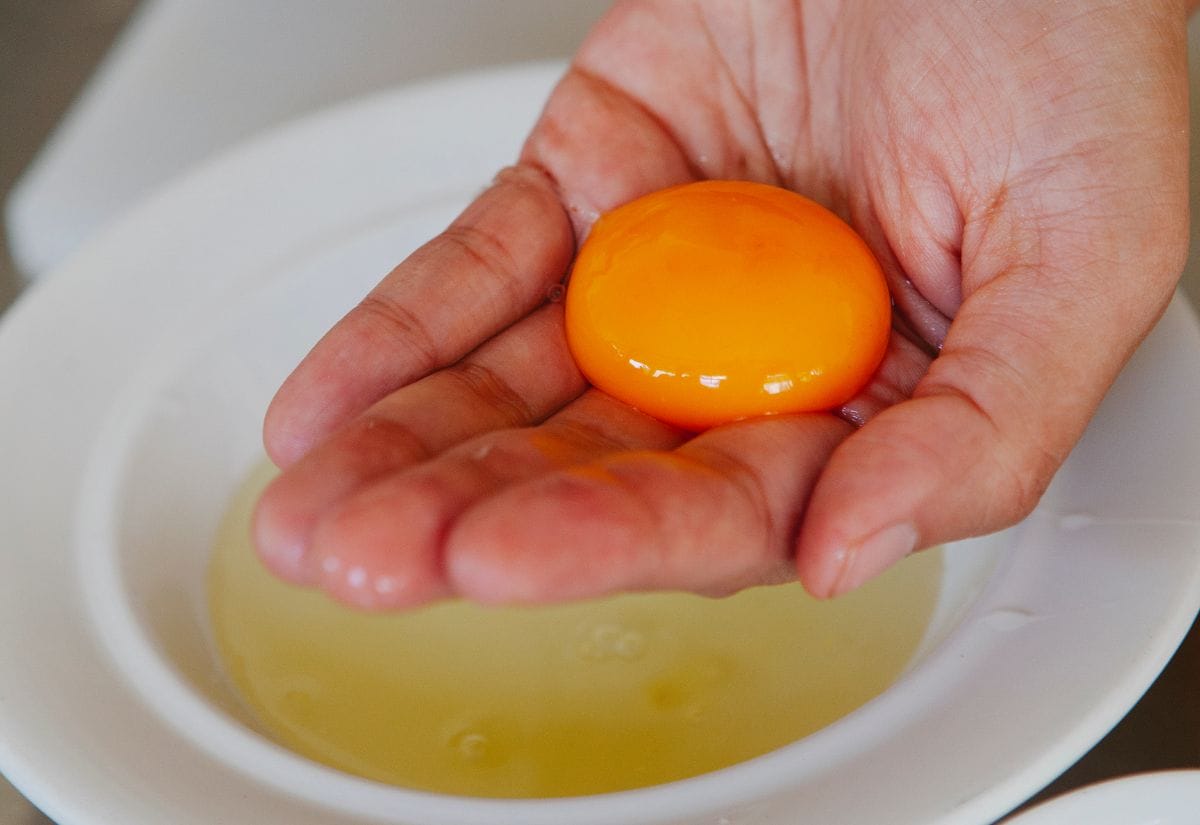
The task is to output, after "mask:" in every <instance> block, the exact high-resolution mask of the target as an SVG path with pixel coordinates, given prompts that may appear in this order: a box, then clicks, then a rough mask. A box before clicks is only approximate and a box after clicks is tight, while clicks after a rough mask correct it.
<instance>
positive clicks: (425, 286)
mask: <svg viewBox="0 0 1200 825" xmlns="http://www.w3.org/2000/svg"><path fill="white" fill-rule="evenodd" d="M573 252H574V232H573V230H572V228H571V223H570V221H569V220H568V219H567V215H566V213H565V211H564V210H563V207H562V204H561V202H560V201H559V198H558V196H557V194H556V192H555V189H554V187H553V185H552V183H551V182H550V180H549V179H548V178H547V177H546V176H545V175H544V174H543V173H541V172H539V171H537V170H536V169H535V168H533V167H531V166H518V167H513V168H510V169H506V170H504V171H503V172H501V173H500V174H499V175H498V176H497V177H496V179H495V181H494V182H493V184H492V185H491V186H490V187H489V188H488V189H487V190H486V191H484V192H483V194H481V195H480V196H479V197H478V198H477V199H476V200H475V201H474V202H473V203H472V204H471V205H469V206H468V207H467V208H466V209H465V210H464V211H463V213H462V214H461V215H460V216H459V217H458V218H457V219H455V220H454V222H453V223H452V224H451V225H450V226H449V227H448V228H447V229H446V230H445V231H443V232H442V233H441V234H440V235H438V236H437V237H435V238H434V239H433V240H431V241H429V242H428V243H426V244H425V245H424V246H422V247H421V248H420V249H418V250H417V251H416V252H414V253H413V254H412V255H410V256H409V257H408V258H407V259H405V260H404V261H403V262H402V263H401V264H400V265H399V266H397V267H396V268H395V269H393V270H392V271H391V273H389V274H388V276H387V277H386V278H384V280H383V281H382V282H381V283H380V284H379V285H378V286H376V287H375V288H374V289H373V290H371V292H370V293H369V294H368V295H367V297H366V298H364V299H363V301H362V302H361V303H360V304H359V305H358V306H356V307H355V308H354V309H352V310H351V311H350V312H349V313H348V314H347V315H346V316H345V317H344V318H343V319H342V320H341V321H339V322H338V323H337V324H336V325H335V326H334V327H333V328H332V329H331V330H330V331H329V332H328V333H326V334H325V336H324V337H323V338H322V339H321V340H320V341H319V342H318V343H317V345H316V346H315V347H314V348H313V350H312V351H311V352H310V353H309V354H308V356H307V357H305V359H304V360H303V361H302V362H301V363H300V365H299V366H298V367H297V368H296V369H295V371H293V372H292V374H291V375H290V376H289V377H288V379H287V380H286V381H285V382H284V383H283V385H282V386H281V387H280V389H279V391H278V393H277V394H276V395H275V398H274V400H273V401H272V402H271V406H270V408H269V409H268V411H267V416H266V422H265V424H264V431H263V437H264V441H265V443H266V447H267V452H268V453H269V454H270V456H271V458H272V459H273V460H274V461H275V463H277V464H279V465H280V466H285V467H286V466H288V465H289V464H291V463H292V462H294V461H295V460H296V459H298V458H299V457H300V456H302V455H304V453H306V452H307V451H308V450H309V449H310V448H311V447H312V446H313V445H314V444H315V443H316V442H318V441H320V440H321V439H322V438H324V437H325V436H326V435H328V434H329V433H330V432H331V431H332V430H333V429H335V428H336V427H338V426H339V425H340V424H342V423H344V422H345V421H347V420H348V419H349V418H351V417H352V416H354V415H356V414H357V413H359V412H362V411H363V410H364V409H366V408H367V407H368V406H370V404H371V403H372V402H374V401H375V400H377V399H379V398H381V397H383V396H384V395H386V394H387V393H389V392H391V391H392V390H394V389H396V388H398V387H400V386H403V385H405V384H407V383H409V382H411V381H413V380H415V379H417V378H420V377H422V376H424V375H426V374H428V373H430V372H432V371H433V370H435V369H437V368H439V367H442V366H445V365H446V364H450V363H453V362H455V361H457V360H458V359H460V358H461V357H462V356H464V355H465V354H466V353H467V352H469V351H470V350H472V349H474V348H475V347H476V346H478V344H479V342H480V341H482V340H484V339H485V338H488V337H490V336H491V335H494V334H495V333H497V332H499V331H500V330H502V329H504V328H506V327H508V326H509V325H510V324H512V323H513V322H514V321H516V320H517V319H519V318H521V317H523V316H524V315H527V314H528V313H529V312H530V311H531V310H533V309H534V308H535V307H536V306H537V305H538V304H540V303H541V302H543V301H544V300H545V299H546V294H547V290H548V289H550V287H551V286H552V285H553V284H555V283H556V282H558V281H559V280H560V279H561V278H562V277H563V274H564V273H565V272H566V269H567V266H568V264H569V262H570V259H571V255H572V253H573Z"/></svg>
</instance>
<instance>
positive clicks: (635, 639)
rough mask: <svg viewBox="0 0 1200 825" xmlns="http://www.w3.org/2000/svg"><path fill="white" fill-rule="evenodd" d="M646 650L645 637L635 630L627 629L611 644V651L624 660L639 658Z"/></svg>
mask: <svg viewBox="0 0 1200 825" xmlns="http://www.w3.org/2000/svg"><path fill="white" fill-rule="evenodd" d="M645 650H646V639H645V637H644V636H642V634H641V633H638V632H637V631H636V630H627V631H625V632H624V633H622V634H621V635H620V637H619V638H618V639H617V641H616V642H615V643H614V644H613V652H615V653H616V654H617V655H618V656H620V657H621V658H622V659H625V660H626V661H633V660H634V659H639V658H641V656H642V653H644V652H645Z"/></svg>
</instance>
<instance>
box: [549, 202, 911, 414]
mask: <svg viewBox="0 0 1200 825" xmlns="http://www.w3.org/2000/svg"><path fill="white" fill-rule="evenodd" d="M566 325H567V340H568V343H569V345H570V348H571V352H572V354H573V356H574V357H575V360H576V362H577V363H578V365H579V367H580V369H581V370H582V371H583V373H584V375H585V376H587V378H588V380H589V381H591V382H592V383H593V384H594V385H595V386H597V387H599V388H600V389H602V390H604V391H605V392H607V393H609V394H610V395H612V396H614V397H616V398H619V399H620V400H622V401H625V402H626V403H628V404H631V405H632V406H634V407H637V408H638V409H639V410H641V411H643V412H645V413H648V414H650V415H652V416H654V417H656V418H658V419H660V420H663V421H666V422H669V423H671V424H675V425H677V426H680V427H684V428H686V429H690V430H702V429H706V428H708V427H712V426H715V425H717V424H722V423H726V422H729V421H735V420H738V419H742V418H748V417H751V416H756V415H766V414H773V413H787V412H806V411H815V410H826V409H830V408H833V407H837V406H839V405H841V404H843V403H845V402H846V401H848V400H849V399H850V398H851V397H853V396H854V395H855V393H857V392H858V391H859V390H860V389H862V387H863V386H864V385H865V384H866V383H867V381H868V380H870V378H871V376H872V375H873V374H874V372H875V370H876V368H877V367H878V366H879V362H880V361H881V360H882V359H883V355H884V352H885V350H886V349H887V343H888V335H889V330H890V327H891V304H890V300H889V296H888V290H887V285H886V283H885V281H884V278H883V273H882V271H881V270H880V268H879V264H878V263H877V262H876V260H875V258H874V256H873V255H872V254H871V251H870V250H869V249H868V248H867V245H866V244H865V243H864V242H863V240H862V239H861V238H860V237H859V236H858V235H857V234H856V233H855V232H854V230H853V229H851V228H850V227H849V226H847V225H846V223H845V222H843V221H842V220H841V219H840V218H838V217H837V216H836V215H834V214H833V213H832V212H830V211H829V210H827V209H825V208H824V207H822V206H820V205H819V204H817V203H814V202H813V201H811V200H809V199H807V198H804V197H802V196H800V195H797V194H795V193H793V192H789V191H787V190H784V189H779V188H776V187H772V186H766V185H763V184H757V183H748V182H743V181H705V182H701V183H692V184H685V185H683V186H676V187H673V188H671V189H664V190H662V191H660V192H655V193H653V194H650V195H646V196H645V197H642V198H639V199H637V200H635V201H632V202H630V203H627V204H625V205H624V206H621V207H618V208H617V209H614V210H613V211H611V212H609V213H607V214H605V215H603V216H602V217H601V218H600V219H599V220H598V221H597V222H596V224H595V226H594V227H593V228H592V232H591V234H590V235H589V236H588V239H587V241H586V242H585V243H584V244H583V247H582V248H581V249H580V251H579V255H578V257H577V259H576V261H575V266H574V268H573V270H572V272H571V279H570V283H569V285H568V289H567V298H566Z"/></svg>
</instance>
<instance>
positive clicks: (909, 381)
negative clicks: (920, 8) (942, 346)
mask: <svg viewBox="0 0 1200 825" xmlns="http://www.w3.org/2000/svg"><path fill="white" fill-rule="evenodd" d="M932 360H933V359H932V356H930V355H929V353H928V352H926V351H925V350H924V349H922V348H921V347H920V346H918V345H917V344H915V343H913V341H912V340H911V339H909V338H908V337H906V336H905V335H902V334H900V333H899V332H896V331H893V332H892V335H891V338H890V339H888V348H887V352H886V353H884V356H883V361H882V362H881V363H880V365H879V369H877V370H876V371H875V375H873V376H872V377H871V380H870V382H869V383H868V384H867V386H865V387H863V389H862V390H860V391H859V393H858V394H857V395H855V396H854V398H851V399H850V400H849V401H847V402H846V403H845V404H843V405H842V407H841V408H840V409H839V410H838V415H840V416H841V417H842V418H843V419H845V420H846V421H849V422H850V423H851V424H854V425H855V426H857V427H861V426H862V425H863V424H865V423H867V422H868V421H870V420H871V419H872V418H874V417H875V416H876V415H878V414H879V413H880V412H882V411H883V410H886V409H887V408H888V407H891V406H893V405H895V404H899V403H900V402H901V401H906V400H908V399H909V398H911V397H912V394H913V390H914V389H915V388H916V386H917V382H918V381H920V380H921V376H923V375H924V374H925V373H926V372H927V371H928V369H929V364H930V362H931V361H932Z"/></svg>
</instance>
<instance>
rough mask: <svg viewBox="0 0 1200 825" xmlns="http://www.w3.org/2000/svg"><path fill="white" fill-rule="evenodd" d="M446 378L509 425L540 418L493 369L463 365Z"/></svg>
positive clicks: (449, 371)
mask: <svg viewBox="0 0 1200 825" xmlns="http://www.w3.org/2000/svg"><path fill="white" fill-rule="evenodd" d="M445 374H446V375H447V376H448V377H449V378H450V379H451V380H454V381H456V382H458V384H459V385H460V386H461V387H462V388H463V389H464V390H466V392H467V393H469V394H470V395H471V396H472V397H473V398H474V399H475V400H476V401H478V402H479V403H480V404H482V405H484V406H485V407H487V408H488V409H492V410H497V411H499V412H500V413H501V415H502V416H503V417H504V419H505V421H507V422H509V423H510V424H514V425H519V424H527V423H530V422H532V421H535V420H536V419H537V417H538V416H537V415H536V413H535V411H534V410H533V408H532V407H530V405H529V403H528V402H527V401H526V400H525V398H524V397H523V396H522V395H521V394H520V393H519V392H517V391H516V390H515V389H514V388H513V387H512V385H511V384H509V383H508V382H507V381H506V380H504V378H502V377H501V376H500V375H499V374H498V373H497V372H496V371H495V370H494V369H492V368H491V367H489V366H487V365H485V364H482V363H480V362H478V361H463V362H460V363H459V364H456V365H454V366H453V367H450V368H448V369H447V370H446V371H445Z"/></svg>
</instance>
